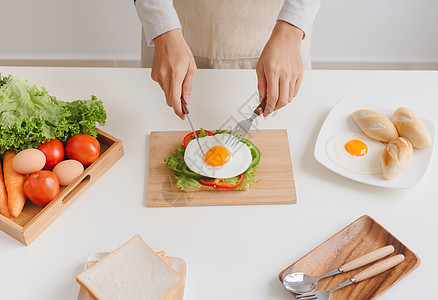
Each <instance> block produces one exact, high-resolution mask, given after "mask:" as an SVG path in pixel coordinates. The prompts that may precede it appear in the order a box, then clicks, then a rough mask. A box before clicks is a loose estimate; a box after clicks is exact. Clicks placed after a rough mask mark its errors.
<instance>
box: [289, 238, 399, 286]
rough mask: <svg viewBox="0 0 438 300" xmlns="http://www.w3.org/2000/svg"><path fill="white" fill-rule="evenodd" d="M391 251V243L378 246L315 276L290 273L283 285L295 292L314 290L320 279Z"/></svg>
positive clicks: (359, 265)
mask: <svg viewBox="0 0 438 300" xmlns="http://www.w3.org/2000/svg"><path fill="white" fill-rule="evenodd" d="M393 252H394V247H393V246H391V245H390V246H385V247H383V248H379V249H377V250H374V251H372V252H369V253H367V254H365V255H362V256H360V257H358V258H356V259H354V260H352V261H350V262H348V263H346V264H344V265H342V266H341V267H339V268H337V269H335V270H333V271H330V272H328V273H326V274H324V275H322V276H320V277H316V278H314V277H312V276H310V275H307V274H306V273H292V274H289V275H287V276H286V277H284V279H283V285H284V286H285V288H286V289H287V290H289V291H291V292H294V293H297V294H302V293H309V292H313V291H314V290H316V286H317V284H318V281H319V280H320V279H322V278H326V277H329V276H333V275H336V274H340V273H344V272H349V271H351V270H355V269H357V268H360V267H363V266H365V265H367V264H369V263H372V262H375V261H376V260H379V259H381V258H382V257H385V256H387V255H389V254H391V253H393Z"/></svg>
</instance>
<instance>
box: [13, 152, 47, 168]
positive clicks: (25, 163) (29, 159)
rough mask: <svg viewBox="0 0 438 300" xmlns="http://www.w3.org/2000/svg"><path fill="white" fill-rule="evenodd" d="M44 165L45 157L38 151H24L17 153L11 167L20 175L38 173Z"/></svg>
mask: <svg viewBox="0 0 438 300" xmlns="http://www.w3.org/2000/svg"><path fill="white" fill-rule="evenodd" d="M45 164H46V156H45V155H44V153H43V152H42V151H40V150H38V149H26V150H23V151H21V152H19V153H18V154H17V155H15V157H14V158H13V160H12V167H13V168H14V170H15V171H16V172H18V173H20V174H30V173H33V172H37V171H40V170H41V169H42V168H43V167H44V165H45Z"/></svg>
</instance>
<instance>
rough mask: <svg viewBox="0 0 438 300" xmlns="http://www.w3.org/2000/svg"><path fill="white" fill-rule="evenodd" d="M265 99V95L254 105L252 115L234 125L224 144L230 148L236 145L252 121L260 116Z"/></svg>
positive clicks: (263, 109)
mask: <svg viewBox="0 0 438 300" xmlns="http://www.w3.org/2000/svg"><path fill="white" fill-rule="evenodd" d="M266 100H267V97H265V99H263V100H262V102H260V104H259V106H257V107H256V109H255V110H254V112H253V114H252V116H251V117H250V118H249V119H246V120H243V121H240V122H239V123H237V125H236V126H235V127H234V129H233V131H232V132H231V135H230V137H229V138H228V139H227V141H226V142H225V144H226V145H228V146H229V147H230V148H231V149H232V148H234V147H236V146H237V145H238V144H239V142H240V141H241V140H242V139H243V137H244V136H245V135H246V134H247V133H248V131H249V130H250V129H251V125H252V121H254V119H255V118H257V117H258V116H260V115H261V114H262V113H263V112H264V111H265V107H266Z"/></svg>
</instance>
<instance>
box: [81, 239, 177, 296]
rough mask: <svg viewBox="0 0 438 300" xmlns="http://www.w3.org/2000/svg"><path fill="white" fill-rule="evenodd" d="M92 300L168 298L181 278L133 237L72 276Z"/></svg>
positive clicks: (140, 240)
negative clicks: (89, 294)
mask: <svg viewBox="0 0 438 300" xmlns="http://www.w3.org/2000/svg"><path fill="white" fill-rule="evenodd" d="M76 281H77V282H78V283H79V284H80V285H82V286H83V287H84V288H85V289H87V291H88V292H89V293H91V294H92V295H93V296H94V297H95V298H96V299H102V300H106V299H111V300H112V299H133V300H135V299H148V300H160V299H168V297H169V296H170V295H172V294H173V293H174V291H175V290H176V289H178V288H180V287H181V286H182V285H184V276H183V275H181V274H180V273H178V272H176V271H175V270H174V269H173V268H172V267H170V266H169V265H168V264H166V263H165V262H164V261H163V259H162V258H161V257H160V256H159V255H158V254H156V253H155V252H154V251H153V250H152V249H151V248H150V247H149V246H148V245H147V244H146V243H145V242H144V241H143V239H142V238H141V237H140V236H139V235H136V236H134V237H133V238H132V239H130V240H129V241H127V242H126V243H125V244H123V245H122V246H120V247H119V248H118V249H117V250H115V251H113V252H111V253H110V254H108V255H107V256H105V257H104V258H103V259H101V260H100V261H99V262H97V263H96V264H94V265H93V266H91V267H90V268H88V269H87V270H85V271H83V272H81V273H80V274H78V275H77V276H76Z"/></svg>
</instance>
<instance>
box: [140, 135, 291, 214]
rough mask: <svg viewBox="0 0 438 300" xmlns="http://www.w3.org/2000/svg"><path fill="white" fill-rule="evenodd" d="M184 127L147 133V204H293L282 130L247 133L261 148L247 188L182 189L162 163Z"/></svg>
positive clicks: (181, 137)
mask: <svg viewBox="0 0 438 300" xmlns="http://www.w3.org/2000/svg"><path fill="white" fill-rule="evenodd" d="M187 133H188V132H186V131H155V132H152V133H151V136H150V148H149V176H148V192H147V206H148V207H173V206H209V205H210V206H211V205H212V206H217V205H251V204H294V203H296V199H297V198H296V194H295V183H294V177H293V172H292V163H291V157H290V152H289V140H288V138H287V131H286V130H254V131H250V132H249V133H248V139H250V140H251V141H252V142H253V143H254V145H256V146H257V147H258V148H259V149H260V151H261V152H262V158H261V160H260V164H259V167H258V170H257V176H256V179H257V183H256V184H252V183H251V184H250V188H249V190H247V191H222V190H212V191H208V190H207V191H204V190H202V191H197V192H193V193H184V192H182V191H181V190H179V189H178V188H176V187H175V179H174V178H173V176H172V173H171V171H170V170H169V169H167V168H166V167H165V166H164V158H165V157H166V156H169V155H171V154H172V152H173V151H174V150H175V149H176V148H177V147H178V145H179V144H181V143H182V140H183V138H184V136H185V135H186V134H187Z"/></svg>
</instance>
